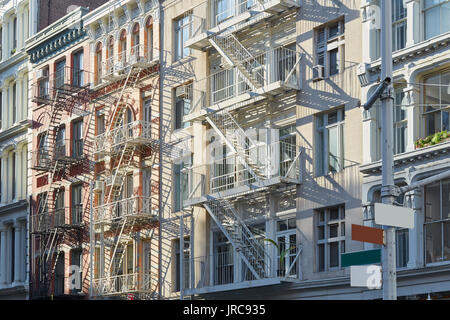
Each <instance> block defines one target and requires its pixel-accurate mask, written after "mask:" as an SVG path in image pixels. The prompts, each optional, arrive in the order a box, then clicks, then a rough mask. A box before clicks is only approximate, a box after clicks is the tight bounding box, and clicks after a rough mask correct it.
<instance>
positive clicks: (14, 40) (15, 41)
mask: <svg viewBox="0 0 450 320" xmlns="http://www.w3.org/2000/svg"><path fill="white" fill-rule="evenodd" d="M12 39H13V43H12V50H13V52H11V54H14V53H15V51H16V48H17V17H14V20H13V37H12Z"/></svg>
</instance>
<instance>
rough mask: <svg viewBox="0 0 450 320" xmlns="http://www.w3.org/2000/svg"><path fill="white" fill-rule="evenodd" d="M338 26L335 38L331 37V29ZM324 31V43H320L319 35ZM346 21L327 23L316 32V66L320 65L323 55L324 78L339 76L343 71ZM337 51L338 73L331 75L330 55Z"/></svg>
mask: <svg viewBox="0 0 450 320" xmlns="http://www.w3.org/2000/svg"><path fill="white" fill-rule="evenodd" d="M336 24H337V25H338V33H337V34H336V35H334V36H330V29H331V27H334V26H335V25H336ZM322 30H323V32H324V35H323V41H320V42H319V34H320V33H321V31H322ZM344 30H345V29H344V20H343V19H340V20H338V21H334V22H330V23H327V24H326V25H325V26H323V27H320V28H318V29H316V31H315V47H316V50H315V56H314V60H315V63H314V65H319V56H321V55H323V59H324V61H323V65H322V66H323V68H324V77H325V78H327V77H330V76H334V75H337V74H339V73H341V72H342V71H343V68H342V66H343V62H344V57H343V54H344V44H345V40H344V37H343V36H344V32H345V31H344ZM335 49H337V55H336V65H337V72H336V73H333V74H330V71H331V70H330V68H331V61H330V54H331V51H333V50H335Z"/></svg>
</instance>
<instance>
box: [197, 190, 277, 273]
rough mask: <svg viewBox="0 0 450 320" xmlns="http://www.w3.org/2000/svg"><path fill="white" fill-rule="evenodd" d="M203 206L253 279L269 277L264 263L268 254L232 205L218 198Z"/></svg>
mask: <svg viewBox="0 0 450 320" xmlns="http://www.w3.org/2000/svg"><path fill="white" fill-rule="evenodd" d="M204 206H205V208H206V210H207V211H208V212H209V214H210V215H211V217H212V219H213V220H214V222H215V223H216V224H217V226H218V227H219V228H220V229H221V231H222V232H223V234H224V235H225V236H226V237H227V238H228V240H229V241H230V242H231V244H232V245H233V247H234V249H235V250H236V252H238V253H239V255H240V256H241V257H242V260H243V261H244V262H245V264H246V265H247V267H248V268H249V270H250V271H251V273H252V274H253V275H254V277H255V278H256V279H258V280H259V279H261V278H267V277H269V275H270V270H269V269H268V267H267V263H266V261H269V254H268V253H267V252H266V250H265V249H264V246H263V245H262V244H261V243H259V242H258V241H257V240H256V239H255V238H254V236H253V234H252V232H251V231H250V230H249V229H248V227H247V226H246V225H245V223H244V221H243V220H242V219H241V218H240V217H239V214H238V213H237V212H236V210H235V208H234V207H233V204H232V203H231V202H230V201H228V200H225V199H219V198H218V199H214V200H211V201H209V202H208V203H207V204H204Z"/></svg>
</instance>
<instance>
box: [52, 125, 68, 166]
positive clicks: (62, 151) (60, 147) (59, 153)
mask: <svg viewBox="0 0 450 320" xmlns="http://www.w3.org/2000/svg"><path fill="white" fill-rule="evenodd" d="M56 130H57V131H56V137H55V157H56V158H57V159H58V158H64V157H65V155H66V142H65V135H66V128H65V127H64V126H60V127H58V128H57V129H56Z"/></svg>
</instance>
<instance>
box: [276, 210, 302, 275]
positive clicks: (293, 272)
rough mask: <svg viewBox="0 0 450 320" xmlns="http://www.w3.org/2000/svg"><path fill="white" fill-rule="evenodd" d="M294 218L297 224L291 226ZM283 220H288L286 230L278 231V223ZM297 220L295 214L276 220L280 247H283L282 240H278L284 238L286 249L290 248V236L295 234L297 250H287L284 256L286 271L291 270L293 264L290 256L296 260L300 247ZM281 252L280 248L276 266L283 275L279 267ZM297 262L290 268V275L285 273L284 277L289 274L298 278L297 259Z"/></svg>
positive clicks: (277, 238)
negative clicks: (290, 222) (290, 221)
mask: <svg viewBox="0 0 450 320" xmlns="http://www.w3.org/2000/svg"><path fill="white" fill-rule="evenodd" d="M292 219H293V220H294V221H295V225H294V227H293V228H289V220H292ZM281 221H285V222H286V230H283V231H278V224H279V222H281ZM296 222H297V220H296V217H295V216H284V217H282V218H279V219H278V220H277V221H276V230H277V231H276V234H275V242H276V243H277V244H278V246H279V248H280V247H281V246H280V242H279V241H278V240H279V238H284V244H285V246H284V248H285V250H286V249H289V245H290V241H289V240H290V236H292V235H294V236H295V247H296V248H295V250H289V251H288V252H287V254H286V255H285V257H284V259H285V260H284V268H285V269H284V271H285V272H287V271H288V270H289V267H290V264H291V263H290V261H291V259H290V258H292V259H293V260H294V259H295V257H296V256H297V253H298V249H299V247H298V245H297V226H296ZM280 253H281V251H280V250H278V252H277V264H276V266H277V276H281V275H280V274H279V269H278V268H279V266H280ZM295 263H296V266H295V267H293V268H292V269H291V270H290V272H289V275H286V274H283V275H282V277H285V276H288V277H290V278H292V277H294V278H297V277H298V266H299V262H298V261H296V262H295Z"/></svg>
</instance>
